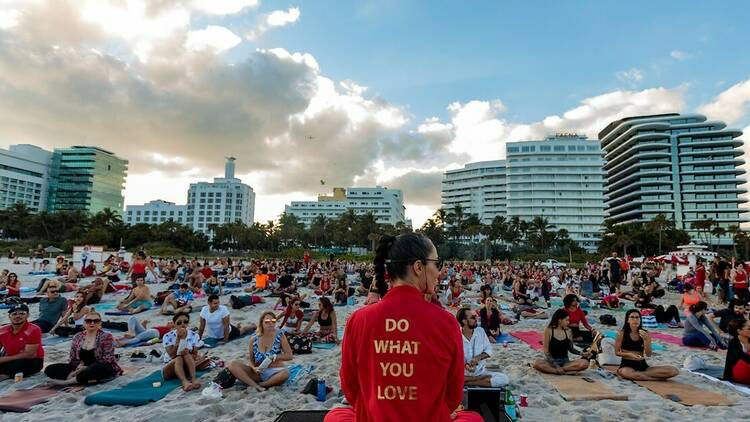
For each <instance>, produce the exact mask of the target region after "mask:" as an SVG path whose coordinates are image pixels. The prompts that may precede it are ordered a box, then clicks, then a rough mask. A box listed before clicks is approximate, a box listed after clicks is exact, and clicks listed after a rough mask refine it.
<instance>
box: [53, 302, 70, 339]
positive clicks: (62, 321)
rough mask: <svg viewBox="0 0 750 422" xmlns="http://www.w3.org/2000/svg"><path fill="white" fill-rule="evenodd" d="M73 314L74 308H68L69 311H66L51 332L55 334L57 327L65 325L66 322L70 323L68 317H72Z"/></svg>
mask: <svg viewBox="0 0 750 422" xmlns="http://www.w3.org/2000/svg"><path fill="white" fill-rule="evenodd" d="M72 313H73V306H70V307H68V309H67V310H65V312H64V313H63V314H62V316H61V317H60V319H58V320H57V322H56V323H55V326H54V327H52V328H50V330H49V332H50V333H54V332H55V330H56V329H57V327H59V326H60V325H62V324H65V323H66V321H68V317H70V315H71V314H72Z"/></svg>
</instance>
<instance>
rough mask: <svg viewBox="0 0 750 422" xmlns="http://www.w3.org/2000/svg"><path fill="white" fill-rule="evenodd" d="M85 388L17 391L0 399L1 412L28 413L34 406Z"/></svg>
mask: <svg viewBox="0 0 750 422" xmlns="http://www.w3.org/2000/svg"><path fill="white" fill-rule="evenodd" d="M81 389H83V387H68V388H64V387H57V386H48V387H32V388H28V389H24V390H16V391H13V392H11V393H10V394H7V395H5V396H2V397H0V411H4V412H28V411H30V410H31V408H32V406H35V405H37V404H40V403H44V402H46V401H48V400H49V399H51V398H52V397H55V396H56V395H58V394H60V393H61V392H62V391H63V390H64V391H76V390H81Z"/></svg>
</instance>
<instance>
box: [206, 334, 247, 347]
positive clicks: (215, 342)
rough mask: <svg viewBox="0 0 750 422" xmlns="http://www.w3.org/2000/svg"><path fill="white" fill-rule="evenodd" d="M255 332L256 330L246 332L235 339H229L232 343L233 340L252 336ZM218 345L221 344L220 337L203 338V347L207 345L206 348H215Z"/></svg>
mask: <svg viewBox="0 0 750 422" xmlns="http://www.w3.org/2000/svg"><path fill="white" fill-rule="evenodd" d="M253 333H255V331H250V332H248V333H245V334H243V335H241V336H239V337H237V338H233V339H231V340H229V341H228V343H231V342H233V341H235V340H239V339H241V338H245V337H248V336H250V335H251V334H253ZM217 346H220V344H219V339H216V338H210V337H209V338H204V339H203V347H206V348H209V349H213V348H214V347H217Z"/></svg>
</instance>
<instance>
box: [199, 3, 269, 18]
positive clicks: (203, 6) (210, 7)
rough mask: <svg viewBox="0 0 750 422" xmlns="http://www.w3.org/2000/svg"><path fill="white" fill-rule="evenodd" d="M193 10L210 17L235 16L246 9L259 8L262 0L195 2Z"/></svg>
mask: <svg viewBox="0 0 750 422" xmlns="http://www.w3.org/2000/svg"><path fill="white" fill-rule="evenodd" d="M189 3H190V5H191V6H192V8H193V9H195V10H198V11H201V12H204V13H207V14H210V15H233V14H236V13H239V12H241V11H242V10H243V9H245V8H252V7H257V6H258V5H259V4H260V0H193V1H191V2H189Z"/></svg>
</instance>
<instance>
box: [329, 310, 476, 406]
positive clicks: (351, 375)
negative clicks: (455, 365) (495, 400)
mask: <svg viewBox="0 0 750 422" xmlns="http://www.w3.org/2000/svg"><path fill="white" fill-rule="evenodd" d="M356 316H357V314H356V313H354V314H352V316H350V317H349V323H348V324H346V326H345V327H344V334H345V335H344V337H346V341H345V342H343V343H342V344H341V369H339V378H340V379H341V390H342V391H343V392H344V396H345V397H346V400H347V401H348V402H349V404H351V405H352V406H356V403H357V400H358V399H359V395H360V388H359V377H357V359H356V354H357V350H356V347H355V345H356V344H357V339H355V337H356V332H355V330H354V328H353V327H354V326H355V324H356ZM462 375H463V372H462Z"/></svg>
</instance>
